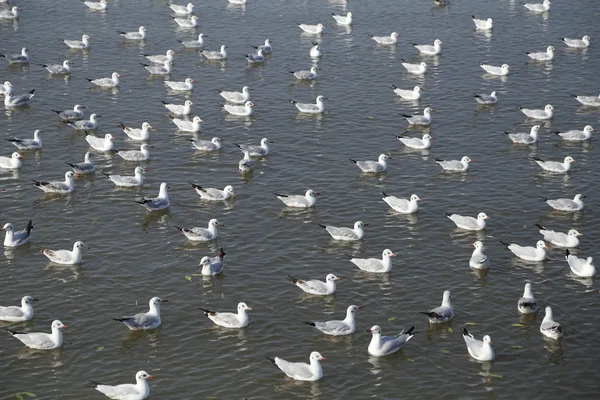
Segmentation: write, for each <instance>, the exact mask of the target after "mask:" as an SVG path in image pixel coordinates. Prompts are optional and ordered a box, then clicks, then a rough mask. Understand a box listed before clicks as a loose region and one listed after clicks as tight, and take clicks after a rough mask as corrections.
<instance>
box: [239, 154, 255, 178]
mask: <svg viewBox="0 0 600 400" xmlns="http://www.w3.org/2000/svg"><path fill="white" fill-rule="evenodd" d="M242 151H243V152H244V158H242V159H241V160H240V161H239V162H238V169H239V170H240V172H242V173H246V172H251V171H252V170H254V160H252V158H250V152H249V151H247V150H242Z"/></svg>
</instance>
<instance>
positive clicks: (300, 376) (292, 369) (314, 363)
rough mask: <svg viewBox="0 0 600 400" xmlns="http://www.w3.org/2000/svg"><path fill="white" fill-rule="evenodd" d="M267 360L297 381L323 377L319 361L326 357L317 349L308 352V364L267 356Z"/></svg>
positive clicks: (312, 380) (316, 379)
mask: <svg viewBox="0 0 600 400" xmlns="http://www.w3.org/2000/svg"><path fill="white" fill-rule="evenodd" d="M267 360H269V361H270V362H272V363H273V364H275V365H276V366H277V367H278V368H279V369H280V370H281V372H283V373H284V374H286V375H287V376H288V377H290V378H292V379H295V380H298V381H309V382H315V381H318V380H319V379H321V378H322V377H323V368H322V367H321V361H323V360H326V358H325V357H323V356H322V355H321V353H319V352H318V351H313V352H312V353H310V357H309V361H310V364H306V363H301V362H290V361H286V360H284V359H283V358H279V357H275V358H270V357H267Z"/></svg>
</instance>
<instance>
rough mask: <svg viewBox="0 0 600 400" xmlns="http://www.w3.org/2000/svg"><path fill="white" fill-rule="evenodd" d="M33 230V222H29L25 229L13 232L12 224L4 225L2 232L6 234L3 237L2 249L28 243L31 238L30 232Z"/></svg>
mask: <svg viewBox="0 0 600 400" xmlns="http://www.w3.org/2000/svg"><path fill="white" fill-rule="evenodd" d="M32 229H33V222H32V221H31V220H29V222H28V223H27V226H26V227H25V229H23V230H20V231H15V230H14V227H13V224H11V223H10V222H8V223H6V224H4V226H3V227H2V229H0V230H2V231H4V232H6V234H5V235H4V247H18V246H21V245H24V244H25V243H27V242H28V241H29V237H30V236H31V230H32Z"/></svg>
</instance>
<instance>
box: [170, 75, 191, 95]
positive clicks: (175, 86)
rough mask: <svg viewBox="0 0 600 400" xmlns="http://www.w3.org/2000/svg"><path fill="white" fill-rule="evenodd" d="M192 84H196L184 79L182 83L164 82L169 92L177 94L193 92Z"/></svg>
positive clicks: (189, 79)
mask: <svg viewBox="0 0 600 400" xmlns="http://www.w3.org/2000/svg"><path fill="white" fill-rule="evenodd" d="M194 82H196V80H195V79H192V78H186V79H185V81H183V82H178V81H165V86H166V87H168V88H169V89H171V90H175V91H178V92H186V91H191V90H194Z"/></svg>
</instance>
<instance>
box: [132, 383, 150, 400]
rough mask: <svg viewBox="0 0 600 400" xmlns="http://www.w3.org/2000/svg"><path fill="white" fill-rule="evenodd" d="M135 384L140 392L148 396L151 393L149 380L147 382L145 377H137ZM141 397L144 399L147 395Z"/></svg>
mask: <svg viewBox="0 0 600 400" xmlns="http://www.w3.org/2000/svg"><path fill="white" fill-rule="evenodd" d="M135 386H136V387H137V389H138V392H140V393H141V394H143V395H145V396H146V397H147V396H148V394H149V393H150V386H148V382H146V381H145V380H144V379H136V383H135ZM141 398H142V399H143V398H145V397H141Z"/></svg>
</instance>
